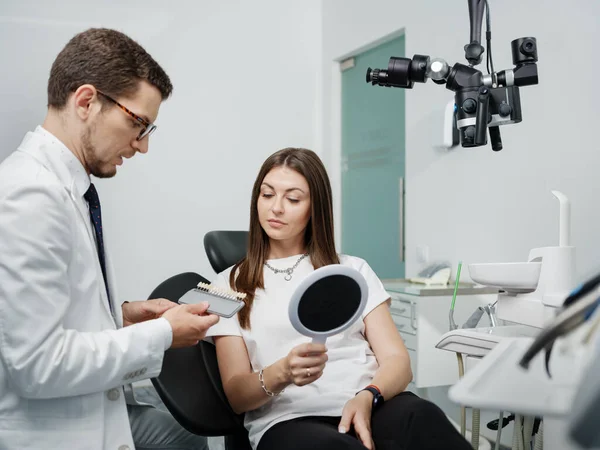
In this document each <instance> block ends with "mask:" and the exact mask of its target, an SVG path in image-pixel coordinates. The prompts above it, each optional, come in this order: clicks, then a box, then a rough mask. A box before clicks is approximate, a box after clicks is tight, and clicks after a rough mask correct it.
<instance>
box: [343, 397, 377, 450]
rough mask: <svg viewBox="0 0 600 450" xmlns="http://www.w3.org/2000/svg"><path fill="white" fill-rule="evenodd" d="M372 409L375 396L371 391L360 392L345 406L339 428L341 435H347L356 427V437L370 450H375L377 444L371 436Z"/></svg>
mask: <svg viewBox="0 0 600 450" xmlns="http://www.w3.org/2000/svg"><path fill="white" fill-rule="evenodd" d="M372 408H373V394H371V393H370V392H369V391H362V392H359V393H358V394H357V395H356V396H355V397H354V398H353V399H351V400H349V401H348V402H347V403H346V404H345V405H344V409H343V411H342V419H341V420H340V424H339V426H338V430H339V432H340V433H346V432H347V431H348V430H350V427H351V426H352V425H354V431H355V433H356V436H357V437H358V438H359V439H360V441H361V442H362V443H363V445H364V446H365V447H367V448H368V449H369V450H375V443H374V442H373V438H372V436H371V409H372Z"/></svg>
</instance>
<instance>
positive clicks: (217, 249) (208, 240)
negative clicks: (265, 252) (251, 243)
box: [204, 230, 248, 273]
mask: <svg viewBox="0 0 600 450" xmlns="http://www.w3.org/2000/svg"><path fill="white" fill-rule="evenodd" d="M247 244H248V232H247V231H226V230H217V231H209V232H208V233H206V234H205V235H204V250H205V251H206V256H207V257H208V261H209V262H210V265H211V266H212V268H213V270H214V271H215V272H216V273H220V272H223V271H224V270H225V269H227V268H228V267H231V266H233V265H234V264H235V263H237V262H238V261H240V260H241V259H242V258H244V257H245V256H246V247H247Z"/></svg>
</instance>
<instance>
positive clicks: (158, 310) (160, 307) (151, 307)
mask: <svg viewBox="0 0 600 450" xmlns="http://www.w3.org/2000/svg"><path fill="white" fill-rule="evenodd" d="M145 306H146V308H145V309H146V311H149V312H151V313H154V314H157V315H160V314H163V313H164V312H165V311H168V310H169V309H171V308H174V307H175V306H177V303H173V302H170V301H169V300H166V299H164V298H160V299H155V300H148V301H147V302H146V305H145Z"/></svg>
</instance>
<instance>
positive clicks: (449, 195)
mask: <svg viewBox="0 0 600 450" xmlns="http://www.w3.org/2000/svg"><path fill="white" fill-rule="evenodd" d="M490 3H491V14H492V17H491V18H492V32H493V35H492V39H493V40H492V45H493V56H494V66H495V68H496V70H498V69H501V68H512V67H513V66H512V58H511V52H510V42H511V40H513V39H516V38H519V37H523V36H535V37H536V38H537V41H538V47H539V65H538V68H539V79H540V84H539V85H537V86H530V87H525V88H522V89H521V103H522V107H523V122H522V123H520V124H518V125H512V126H505V127H502V128H501V131H502V138H503V142H504V150H502V151H501V152H499V153H494V152H492V151H491V149H490V147H489V145H488V147H486V148H475V149H463V148H462V147H459V148H457V149H455V150H452V151H450V152H441V151H436V150H434V149H433V148H432V142H433V135H434V134H435V133H438V134H439V131H435V132H434V130H433V129H432V128H433V127H432V124H433V123H436V121H437V118H436V116H435V110H436V109H437V110H441V109H442V108H443V106H444V105H445V104H446V102H447V101H448V100H450V99H452V94H453V93H452V92H451V91H449V90H447V89H446V88H445V87H444V86H437V85H435V84H434V83H432V82H431V81H429V82H428V83H427V84H425V85H423V84H416V85H415V86H414V88H413V89H412V90H410V91H407V94H406V136H407V137H406V195H407V198H406V221H407V223H406V244H407V252H406V259H407V263H406V271H407V275H409V276H410V275H414V274H415V273H416V272H418V270H420V269H421V268H422V264H421V263H420V262H419V261H418V260H417V255H416V253H417V251H416V249H417V246H420V245H425V246H428V247H429V249H430V257H431V259H447V260H450V261H453V262H454V263H455V265H456V263H457V262H458V260H460V259H462V260H463V261H464V262H465V263H468V262H503V261H507V262H508V261H522V260H526V258H527V255H528V252H529V249H531V248H533V247H537V246H546V245H555V244H557V243H558V202H557V201H556V200H555V199H554V197H553V196H552V195H551V194H550V192H549V191H550V189H558V190H561V191H563V192H564V193H565V194H566V195H567V196H568V197H569V198H570V199H571V202H572V241H573V244H574V245H576V246H577V265H578V272H579V276H580V277H585V276H588V275H590V274H591V273H594V272H597V271H598V270H600V257H599V256H598V255H599V250H600V234H599V233H598V231H597V230H598V229H600V217H599V214H598V212H597V210H596V208H597V205H598V198H599V196H600V179H599V178H598V176H597V173H598V167H600V144H598V141H597V129H598V124H599V123H600V108H599V107H598V101H599V100H600V88H599V83H598V77H597V74H598V73H600V72H599V71H600V62H599V60H598V58H597V57H596V55H597V42H600V30H599V27H598V17H599V16H600V3H599V2H597V1H596V0H576V1H574V2H571V3H570V4H569V3H568V2H563V1H560V0H548V1H545V2H540V1H538V0H522V1H521V0H519V1H517V0H512V1H502V2H500V1H497V2H495V1H491V2H490ZM542 15H543V18H542ZM403 28H404V29H405V31H406V53H407V56H410V57H412V56H413V55H414V54H426V55H430V56H432V57H441V58H444V59H446V60H447V61H448V62H449V64H453V63H454V62H461V63H465V62H466V61H465V59H464V52H463V50H462V48H463V46H464V44H466V43H467V42H468V39H469V22H468V7H467V1H466V0H453V1H447V0H446V1H443V0H422V1H419V2H413V1H406V0H373V1H372V2H370V3H368V2H364V1H359V0H328V1H325V2H323V65H324V68H325V69H324V71H323V98H324V103H323V107H324V109H323V130H322V145H323V148H324V149H325V150H324V154H325V155H326V158H327V160H328V161H329V163H330V170H331V171H332V172H334V173H333V175H334V180H335V181H336V184H338V186H337V194H336V197H338V198H339V138H338V136H337V134H338V130H339V102H338V101H337V98H338V95H339V94H338V90H339V80H338V76H336V69H335V64H334V61H335V60H339V59H340V58H341V57H343V56H348V55H352V54H354V53H356V51H357V50H359V49H362V48H364V47H365V46H369V45H371V44H372V43H373V42H376V41H378V40H381V39H382V38H385V37H386V36H387V35H389V34H392V33H395V32H397V31H398V30H401V29H403ZM484 29H485V26H484ZM390 56H392V55H390ZM381 67H382V68H386V67H387V60H385V61H381ZM372 89H383V88H381V87H372ZM338 205H339V202H338ZM338 211H339V206H338ZM337 217H338V218H339V217H340V216H339V214H338V216H337ZM338 221H339V219H338ZM342 232H343V230H342ZM463 274H464V275H468V271H463Z"/></svg>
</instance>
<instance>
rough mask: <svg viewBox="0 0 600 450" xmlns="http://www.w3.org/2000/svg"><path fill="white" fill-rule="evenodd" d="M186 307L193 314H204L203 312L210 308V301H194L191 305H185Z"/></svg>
mask: <svg viewBox="0 0 600 450" xmlns="http://www.w3.org/2000/svg"><path fill="white" fill-rule="evenodd" d="M184 308H185V309H186V311H188V312H190V313H192V314H198V315H202V314H204V313H206V310H207V309H208V303H207V302H200V303H193V304H189V305H184Z"/></svg>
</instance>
